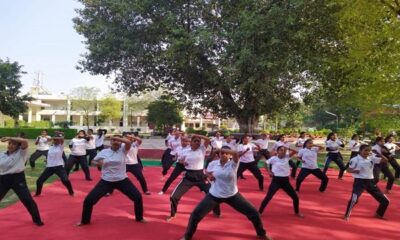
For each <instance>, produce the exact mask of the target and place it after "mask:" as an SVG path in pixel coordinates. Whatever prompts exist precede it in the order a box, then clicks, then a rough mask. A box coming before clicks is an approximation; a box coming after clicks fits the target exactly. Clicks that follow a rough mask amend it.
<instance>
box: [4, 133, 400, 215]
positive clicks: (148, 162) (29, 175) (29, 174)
mask: <svg viewBox="0 0 400 240" xmlns="http://www.w3.org/2000/svg"><path fill="white" fill-rule="evenodd" d="M29 146H30V147H29V155H28V156H30V154H32V153H33V152H34V151H35V147H34V141H33V140H29ZM6 149H7V145H6V143H0V151H5V150H6ZM65 153H66V154H67V155H68V154H69V149H68V148H65ZM342 155H343V158H344V161H345V163H347V161H348V159H349V157H350V152H349V151H342ZM325 157H326V153H324V152H322V153H320V154H318V165H319V166H323V165H324V162H325ZM143 164H144V165H145V166H160V160H159V159H143ZM331 167H333V168H335V169H338V167H337V166H336V164H335V163H332V164H331ZM44 168H45V164H44V158H43V157H41V158H39V159H38V160H37V161H36V167H35V170H33V171H32V170H31V169H30V167H29V164H28V166H27V168H26V170H25V175H26V181H27V184H28V188H29V190H30V191H31V192H32V191H34V190H36V180H37V178H38V177H39V176H40V174H41V173H42V172H43V169H44ZM390 168H391V167H390ZM391 170H392V172H394V170H393V169H392V168H391ZM56 179H57V176H52V177H50V178H49V179H48V180H47V181H46V183H45V185H47V184H50V183H52V182H53V181H55V180H56ZM395 183H396V184H399V185H400V180H396V181H395ZM17 201H18V197H17V195H15V193H14V192H13V191H9V192H8V193H7V195H6V196H5V197H4V198H3V199H2V200H1V202H0V209H1V208H5V207H7V206H9V205H11V204H13V203H15V202H17Z"/></svg>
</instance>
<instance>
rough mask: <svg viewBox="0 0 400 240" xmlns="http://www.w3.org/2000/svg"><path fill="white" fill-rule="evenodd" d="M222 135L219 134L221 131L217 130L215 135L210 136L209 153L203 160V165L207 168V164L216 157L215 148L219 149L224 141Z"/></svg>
mask: <svg viewBox="0 0 400 240" xmlns="http://www.w3.org/2000/svg"><path fill="white" fill-rule="evenodd" d="M224 140H225V138H224V136H222V135H221V132H219V131H217V132H216V133H215V136H214V137H212V138H211V144H210V145H211V154H210V155H209V156H208V158H207V160H206V161H205V167H206V168H207V166H208V164H209V163H210V162H211V161H213V160H215V159H216V158H218V157H219V156H218V152H217V151H216V150H217V149H220V148H221V147H222V145H223V143H224Z"/></svg>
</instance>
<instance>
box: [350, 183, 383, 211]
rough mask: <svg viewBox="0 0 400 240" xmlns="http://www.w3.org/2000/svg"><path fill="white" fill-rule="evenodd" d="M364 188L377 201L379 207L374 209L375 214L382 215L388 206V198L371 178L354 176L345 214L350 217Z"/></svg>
mask: <svg viewBox="0 0 400 240" xmlns="http://www.w3.org/2000/svg"><path fill="white" fill-rule="evenodd" d="M364 190H366V191H367V192H368V193H369V194H371V196H372V197H373V198H375V200H376V201H378V202H379V207H378V209H377V210H376V214H378V215H379V216H381V217H383V215H384V214H385V211H386V209H387V207H388V206H389V199H388V198H387V197H386V196H385V195H384V194H383V193H382V191H381V190H380V189H379V188H378V186H376V184H375V183H374V180H373V179H361V178H355V179H354V184H353V192H352V194H351V198H350V201H349V203H348V204H347V209H346V213H345V216H346V217H350V214H351V210H352V209H353V207H354V206H355V205H356V204H357V203H358V199H359V198H360V196H361V194H362V193H363V192H364Z"/></svg>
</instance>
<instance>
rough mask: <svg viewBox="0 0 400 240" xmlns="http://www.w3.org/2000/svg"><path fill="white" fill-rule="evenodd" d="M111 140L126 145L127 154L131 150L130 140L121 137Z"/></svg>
mask: <svg viewBox="0 0 400 240" xmlns="http://www.w3.org/2000/svg"><path fill="white" fill-rule="evenodd" d="M110 140H112V141H118V142H121V143H125V149H124V150H125V152H128V151H129V150H130V149H131V146H132V142H131V141H130V140H129V139H126V138H121V137H111V138H110Z"/></svg>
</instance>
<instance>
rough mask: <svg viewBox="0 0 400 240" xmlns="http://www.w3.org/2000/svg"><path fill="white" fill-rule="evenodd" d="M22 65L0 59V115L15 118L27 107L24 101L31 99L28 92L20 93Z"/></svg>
mask: <svg viewBox="0 0 400 240" xmlns="http://www.w3.org/2000/svg"><path fill="white" fill-rule="evenodd" d="M24 73H25V72H23V71H22V65H19V63H18V62H10V60H9V59H7V60H5V61H3V60H2V59H0V115H1V116H0V117H2V114H5V115H9V116H11V117H12V118H14V119H17V117H18V115H19V114H21V113H24V112H25V111H26V109H27V105H26V102H27V101H30V100H32V98H31V97H30V96H29V95H28V94H21V88H22V83H21V80H20V79H21V76H22V74H24Z"/></svg>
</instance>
